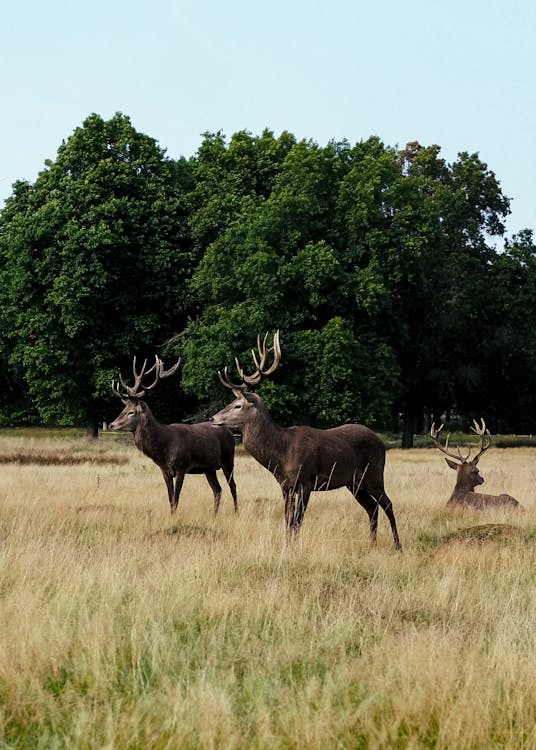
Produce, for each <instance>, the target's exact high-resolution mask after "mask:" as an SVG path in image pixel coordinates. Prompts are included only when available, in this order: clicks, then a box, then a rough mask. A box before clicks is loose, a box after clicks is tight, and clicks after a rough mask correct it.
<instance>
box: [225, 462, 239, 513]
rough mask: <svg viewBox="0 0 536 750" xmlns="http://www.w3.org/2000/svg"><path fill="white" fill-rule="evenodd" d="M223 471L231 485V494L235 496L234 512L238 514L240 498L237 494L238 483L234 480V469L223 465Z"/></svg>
mask: <svg viewBox="0 0 536 750" xmlns="http://www.w3.org/2000/svg"><path fill="white" fill-rule="evenodd" d="M222 468H223V473H224V474H225V478H226V479H227V484H228V485H229V489H230V490H231V495H232V496H233V503H234V512H235V513H236V514H237V515H238V498H237V496H236V484H235V480H234V469H233V467H231V468H230V469H228V468H225V467H222Z"/></svg>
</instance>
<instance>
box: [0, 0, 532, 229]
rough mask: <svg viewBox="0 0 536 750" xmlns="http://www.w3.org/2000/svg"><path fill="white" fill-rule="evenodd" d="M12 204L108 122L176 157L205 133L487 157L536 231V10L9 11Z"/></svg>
mask: <svg viewBox="0 0 536 750" xmlns="http://www.w3.org/2000/svg"><path fill="white" fill-rule="evenodd" d="M0 7H1V16H0V62H1V66H2V68H1V69H2V73H3V75H2V87H1V93H2V101H3V107H2V111H3V115H2V125H1V134H2V137H1V139H0V178H3V179H1V180H0V205H2V204H3V201H4V200H5V198H6V197H7V196H8V195H10V194H11V184H12V183H13V182H14V181H15V180H17V179H27V180H30V181H33V180H34V179H35V177H36V176H37V173H38V171H39V170H40V169H41V168H42V166H43V162H44V161H45V159H48V158H51V159H54V158H55V156H56V152H57V149H58V146H59V145H60V143H61V141H62V140H64V139H66V138H68V137H69V135H70V134H71V133H72V132H73V130H74V129H75V128H76V127H77V126H79V125H81V123H82V122H83V120H84V119H85V117H87V115H89V114H90V113H92V112H97V113H98V114H100V115H101V116H102V117H105V118H108V117H111V116H112V115H113V114H114V112H116V111H120V112H123V113H124V114H127V115H129V116H130V117H131V119H132V122H133V125H134V127H135V128H136V129H137V130H139V131H142V132H144V133H147V134H148V135H150V136H152V137H153V138H155V139H156V140H157V141H158V142H159V144H160V145H161V146H162V147H163V148H165V149H167V153H168V155H169V156H171V157H178V156H180V155H183V156H191V155H193V154H195V152H196V151H197V149H198V147H199V145H200V143H201V139H202V135H201V134H202V133H203V132H204V131H211V132H215V131H217V130H222V131H223V132H224V133H225V134H226V135H227V136H228V137H229V136H231V135H232V134H233V133H235V132H236V131H238V130H242V129H247V130H249V131H250V132H252V133H253V134H255V135H257V134H260V133H261V132H262V130H263V129H264V128H265V127H268V128H270V129H271V130H273V131H274V133H275V134H276V135H278V134H279V133H280V132H281V131H282V130H288V131H290V132H291V133H293V134H294V135H295V136H296V137H298V138H310V139H312V140H314V141H316V142H317V143H319V144H321V145H325V144H326V143H327V142H328V141H329V140H331V139H336V140H339V139H342V138H346V139H348V140H349V141H350V142H351V143H355V142H357V141H360V140H362V139H365V138H368V137H369V136H370V135H373V134H374V135H378V136H379V137H380V138H381V139H382V140H383V141H384V142H385V143H386V144H388V145H391V146H404V145H405V143H406V142H407V141H412V140H417V141H419V142H420V143H422V144H423V145H430V144H432V143H437V144H438V145H439V146H441V149H442V155H443V157H444V158H446V159H447V160H448V161H452V160H453V159H455V158H456V154H457V153H458V152H459V151H462V150H467V151H470V152H473V151H478V152H479V154H480V157H481V159H482V160H483V161H485V162H486V163H487V164H488V166H489V168H490V169H492V170H493V171H494V172H495V174H496V175H497V177H498V179H499V181H500V183H501V185H502V188H503V190H504V192H505V194H506V195H508V196H509V197H510V198H512V199H513V200H512V215H511V217H510V219H509V221H508V230H509V232H510V233H513V232H517V231H519V230H520V229H522V228H524V227H529V228H531V229H536V201H535V197H536V196H535V191H536V190H535V188H536V185H535V175H536V94H535V91H536V85H535V80H536V63H535V59H536V57H535V56H536V43H535V38H534V37H535V32H536V2H535V1H534V0H465V1H463V0H448V2H434V1H433V0H407V1H406V2H397V1H395V0H376V2H367V3H364V2H361V0H331V2H305V0H271V2H269V1H268V0H264V2H258V1H257V0H230V1H229V2H227V3H222V2H216V0H204V2H203V0H195V1H193V0H175V1H174V0H150V1H149V2H146V1H145V0H128V1H127V0H108V1H107V2H104V0H91V2H83V3H82V2H77V1H76V0H41V1H39V0H16V1H15V0H13V1H12V2H7V0H3V1H2V2H1V6H0Z"/></svg>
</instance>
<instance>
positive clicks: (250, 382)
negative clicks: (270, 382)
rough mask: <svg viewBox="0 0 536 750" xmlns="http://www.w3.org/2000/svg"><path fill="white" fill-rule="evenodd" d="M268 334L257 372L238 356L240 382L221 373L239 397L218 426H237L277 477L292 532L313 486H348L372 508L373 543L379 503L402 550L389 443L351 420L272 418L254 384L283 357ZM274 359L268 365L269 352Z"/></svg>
mask: <svg viewBox="0 0 536 750" xmlns="http://www.w3.org/2000/svg"><path fill="white" fill-rule="evenodd" d="M267 336H268V334H266V336H265V337H264V341H263V342H262V344H261V340H260V337H258V338H257V350H258V359H257V354H256V353H255V351H253V352H252V354H253V361H254V363H255V367H256V369H255V371H254V372H253V373H252V374H251V375H246V374H245V373H244V371H243V369H242V367H241V366H240V363H239V361H238V360H237V359H235V361H236V366H237V370H238V373H239V375H240V378H241V381H242V382H241V383H239V384H236V383H233V382H231V380H230V379H229V376H228V373H227V368H225V370H224V375H222V374H221V372H219V373H218V375H219V378H220V380H221V382H222V384H223V385H224V386H225V387H226V388H229V389H230V390H231V391H232V392H233V394H234V396H235V400H234V401H233V402H232V403H230V404H229V405H228V406H227V407H225V409H222V410H221V411H219V412H218V413H217V414H215V415H214V416H213V417H212V421H213V422H214V423H215V424H217V425H225V426H227V427H231V428H238V429H239V430H240V431H241V432H242V439H243V443H244V446H245V448H246V450H247V451H248V452H249V453H250V454H251V455H252V456H253V457H254V458H255V459H256V460H257V461H258V462H259V463H261V464H262V465H263V466H264V467H265V468H266V469H268V470H269V471H270V472H271V473H272V474H273V475H274V477H275V478H276V479H277V481H278V482H279V484H280V486H281V490H282V492H283V498H284V501H285V523H286V528H287V531H288V532H290V533H291V534H297V533H298V531H299V530H300V527H301V523H302V520H303V516H304V513H305V511H306V510H307V504H308V502H309V496H310V494H311V492H313V491H325V490H332V489H336V488H338V487H347V488H348V489H349V490H350V492H351V493H352V495H353V496H354V497H355V499H356V500H357V501H358V502H359V503H360V504H361V505H362V506H363V508H364V509H365V510H366V511H367V513H368V516H369V520H370V535H371V539H372V542H375V541H376V534H377V527H378V505H379V506H381V507H382V508H383V510H384V511H385V513H386V515H387V517H388V519H389V522H390V524H391V531H392V533H393V539H394V543H395V547H396V548H397V549H401V546H400V541H399V538H398V532H397V528H396V521H395V514H394V512H393V507H392V504H391V501H390V499H389V497H388V496H387V494H386V492H385V489H384V483H383V470H384V464H385V446H384V445H383V443H382V442H381V440H380V439H379V438H378V436H377V435H375V434H374V432H372V431H371V430H369V429H368V427H364V426H363V425H360V424H346V425H342V426H341V427H333V428H331V429H328V430H320V429H316V428H314V427H306V426H297V427H288V428H285V427H280V426H279V425H277V424H276V423H275V422H274V420H273V419H272V417H271V415H270V413H269V411H268V409H267V408H266V406H265V405H264V403H263V401H262V398H261V397H260V396H258V395H257V394H256V393H252V392H251V391H250V390H249V389H250V388H252V387H254V386H256V385H258V384H259V383H260V382H261V380H262V378H264V377H266V376H268V375H270V374H271V373H273V372H274V371H275V369H276V368H277V367H278V365H279V362H280V359H281V348H280V344H279V331H278V332H277V333H276V334H275V336H274V340H273V346H272V347H270V348H269V349H267V347H266V340H267ZM272 353H273V362H272V364H271V365H270V366H269V367H268V368H266V363H267V359H268V356H269V354H272Z"/></svg>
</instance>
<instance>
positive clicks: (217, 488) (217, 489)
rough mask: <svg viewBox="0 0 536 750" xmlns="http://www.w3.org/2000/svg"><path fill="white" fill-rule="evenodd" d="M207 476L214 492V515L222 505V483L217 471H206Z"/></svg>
mask: <svg viewBox="0 0 536 750" xmlns="http://www.w3.org/2000/svg"><path fill="white" fill-rule="evenodd" d="M205 476H206V478H207V481H208V483H209V484H210V486H211V488H212V492H213V493H214V515H216V514H217V513H218V510H219V507H220V500H221V484H220V483H219V482H218V477H217V475H216V472H215V471H206V472H205Z"/></svg>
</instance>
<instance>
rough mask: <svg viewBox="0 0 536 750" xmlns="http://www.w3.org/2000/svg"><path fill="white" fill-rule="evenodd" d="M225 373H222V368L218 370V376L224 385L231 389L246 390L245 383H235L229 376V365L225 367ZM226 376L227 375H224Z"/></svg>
mask: <svg viewBox="0 0 536 750" xmlns="http://www.w3.org/2000/svg"><path fill="white" fill-rule="evenodd" d="M223 373H224V374H223V375H222V374H221V370H218V377H219V379H220V383H221V384H222V385H224V386H225V387H226V388H229V389H230V390H231V391H235V390H237V391H246V390H247V386H246V384H245V383H233V381H232V380H231V379H230V377H229V373H228V371H227V367H224V368H223ZM224 376H225V377H224Z"/></svg>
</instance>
